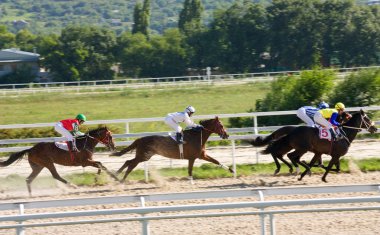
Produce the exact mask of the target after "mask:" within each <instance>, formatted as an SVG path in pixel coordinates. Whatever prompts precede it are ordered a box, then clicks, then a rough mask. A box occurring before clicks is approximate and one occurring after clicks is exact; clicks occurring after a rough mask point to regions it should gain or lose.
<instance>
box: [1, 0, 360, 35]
mask: <svg viewBox="0 0 380 235" xmlns="http://www.w3.org/2000/svg"><path fill="white" fill-rule="evenodd" d="M137 1H143V0H128V1H126V0H91V1H88V0H54V1H51V0H34V1H30V0H2V1H1V5H0V24H5V25H7V26H8V29H9V30H10V31H12V32H17V31H18V30H19V29H22V28H25V27H27V28H28V30H30V31H31V32H33V33H60V31H61V29H62V28H64V27H65V26H66V25H68V24H80V25H86V24H89V25H99V26H105V27H111V28H112V29H114V30H115V31H116V32H117V33H120V32H123V31H129V30H131V28H132V24H133V9H134V6H135V4H136V2H137ZM239 1H244V0H202V4H203V6H204V15H203V20H204V23H205V24H208V23H209V22H210V21H211V20H212V17H213V13H214V12H215V11H216V10H218V9H226V8H227V7H228V6H230V5H231V4H233V3H235V2H239ZM252 1H253V2H258V3H263V4H268V2H270V0H252ZM183 2H184V0H152V1H151V22H150V29H151V30H152V32H153V33H162V32H163V31H164V30H165V29H167V28H171V27H177V24H178V16H179V12H180V11H181V10H182V8H183ZM356 2H357V3H359V4H365V3H366V2H367V1H366V0H357V1H356Z"/></svg>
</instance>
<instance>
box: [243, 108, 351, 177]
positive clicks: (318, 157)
mask: <svg viewBox="0 0 380 235" xmlns="http://www.w3.org/2000/svg"><path fill="white" fill-rule="evenodd" d="M350 118H351V114H349V113H348V112H343V113H342V114H341V115H339V116H338V118H337V122H339V123H345V122H347V121H348V120H349V119H350ZM296 128H297V126H284V127H281V128H279V129H277V130H275V131H274V132H272V133H271V134H270V135H268V136H266V137H264V138H263V137H261V136H258V137H256V139H252V140H248V141H247V142H248V143H249V144H251V145H253V146H255V147H263V146H266V145H268V144H270V143H271V142H273V141H275V140H277V139H280V138H281V137H283V136H285V135H288V134H289V133H290V132H292V131H293V130H294V129H296ZM292 155H293V152H291V153H288V154H287V156H288V157H289V158H291V157H292ZM278 159H280V160H281V161H282V162H283V163H284V164H285V165H287V166H288V167H289V172H290V173H293V167H292V165H291V164H290V163H289V162H288V161H286V160H285V159H284V158H283V157H282V156H279V158H278ZM313 159H315V160H314V163H316V162H317V164H316V165H310V164H309V166H310V167H322V168H324V169H325V166H324V165H323V162H322V154H315V155H314V156H313ZM304 164H306V163H304ZM335 165H336V169H331V170H332V171H336V172H339V171H340V164H339V162H338V163H337V164H335ZM295 167H296V169H297V173H298V172H299V167H298V165H297V164H296V165H295ZM279 171H280V169H279V168H277V169H276V171H275V173H274V174H275V175H276V174H278V172H279Z"/></svg>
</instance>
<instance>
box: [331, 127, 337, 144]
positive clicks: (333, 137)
mask: <svg viewBox="0 0 380 235" xmlns="http://www.w3.org/2000/svg"><path fill="white" fill-rule="evenodd" d="M330 133H331V140H332V141H336V134H335V131H334V130H333V129H332V128H330Z"/></svg>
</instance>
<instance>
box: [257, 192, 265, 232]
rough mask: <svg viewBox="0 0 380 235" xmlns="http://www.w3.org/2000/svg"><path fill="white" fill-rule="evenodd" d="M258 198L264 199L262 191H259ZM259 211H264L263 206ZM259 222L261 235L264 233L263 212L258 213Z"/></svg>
mask: <svg viewBox="0 0 380 235" xmlns="http://www.w3.org/2000/svg"><path fill="white" fill-rule="evenodd" d="M258 193H259V198H260V201H262V202H263V201H264V193H263V191H261V190H260V191H259V192H258ZM260 211H262V212H264V208H261V209H260ZM260 224H261V235H265V233H266V229H265V214H260Z"/></svg>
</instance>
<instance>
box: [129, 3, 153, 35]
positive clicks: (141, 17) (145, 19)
mask: <svg viewBox="0 0 380 235" xmlns="http://www.w3.org/2000/svg"><path fill="white" fill-rule="evenodd" d="M133 19H134V24H133V27H132V33H133V34H135V33H142V34H144V35H146V36H148V35H149V30H148V29H149V20H150V0H144V4H143V5H141V3H139V2H137V3H136V5H135V8H134V11H133Z"/></svg>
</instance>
